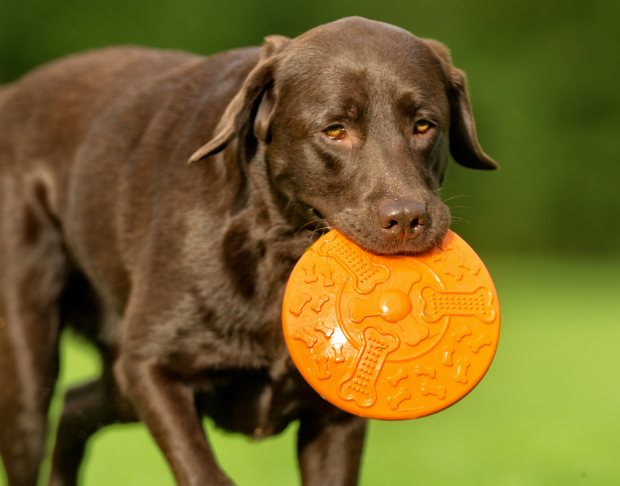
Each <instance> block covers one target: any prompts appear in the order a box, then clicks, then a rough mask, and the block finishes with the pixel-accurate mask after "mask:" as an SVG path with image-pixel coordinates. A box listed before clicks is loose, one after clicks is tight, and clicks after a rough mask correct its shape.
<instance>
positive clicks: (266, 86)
mask: <svg viewBox="0 0 620 486" xmlns="http://www.w3.org/2000/svg"><path fill="white" fill-rule="evenodd" d="M291 42H292V41H291V39H289V38H288V37H284V36H279V35H272V36H269V37H266V38H265V44H264V45H263V47H262V52H261V56H260V60H259V62H258V64H257V65H256V66H255V67H254V69H252V71H250V74H248V76H247V78H246V79H245V81H244V83H243V86H242V87H241V89H240V90H239V92H238V93H237V94H236V95H235V97H234V98H233V99H232V100H231V102H230V103H229V104H228V106H227V107H226V110H225V111H224V114H223V115H222V118H221V119H220V122H219V123H218V124H217V127H216V128H215V132H214V136H213V138H212V139H211V141H209V142H208V143H207V144H205V145H203V146H202V147H200V148H199V149H198V150H197V151H196V152H194V154H193V155H192V156H191V157H190V158H189V163H190V164H193V163H194V162H198V161H200V160H202V159H204V158H205V157H208V156H209V155H213V154H216V153H218V152H221V151H222V150H224V149H225V148H226V146H227V145H228V144H229V143H230V141H231V140H232V139H233V138H234V137H235V135H236V134H237V133H239V132H240V131H241V129H242V128H243V127H244V126H246V125H248V124H249V123H251V122H252V114H253V113H256V115H255V116H254V134H255V135H256V137H257V138H259V139H261V140H266V139H267V137H268V132H269V125H270V123H271V117H272V115H273V112H274V111H275V106H276V98H275V94H274V92H273V74H274V70H275V66H276V64H277V62H278V60H279V57H278V54H279V53H280V52H281V51H282V50H283V49H284V48H285V47H286V46H287V45H288V44H290V43H291ZM257 104H258V107H257V106H256V105H257Z"/></svg>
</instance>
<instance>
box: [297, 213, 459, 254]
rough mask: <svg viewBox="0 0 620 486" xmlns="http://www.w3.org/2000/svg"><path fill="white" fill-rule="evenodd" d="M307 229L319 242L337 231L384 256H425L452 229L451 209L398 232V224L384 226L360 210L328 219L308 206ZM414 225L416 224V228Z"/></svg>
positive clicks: (426, 217) (304, 227)
mask: <svg viewBox="0 0 620 486" xmlns="http://www.w3.org/2000/svg"><path fill="white" fill-rule="evenodd" d="M304 211H305V215H304V216H305V218H304V219H305V220H306V223H305V224H304V225H303V229H305V230H308V231H310V232H311V233H312V240H313V241H316V240H317V239H318V238H320V237H321V236H322V235H324V234H325V233H327V232H328V231H331V230H333V229H337V230H338V231H339V232H340V233H342V234H343V235H344V236H345V237H346V238H348V239H349V240H351V241H352V242H353V243H355V244H356V245H358V246H359V247H360V248H362V249H364V250H366V251H368V252H370V253H373V254H375V255H383V256H404V255H416V254H420V253H424V252H425V251H428V250H430V249H431V248H434V247H435V246H437V245H438V244H439V243H440V242H441V241H442V240H443V238H444V236H445V235H446V232H447V231H448V228H449V226H450V216H449V212H448V211H447V208H445V210H444V208H443V207H442V208H438V209H436V210H435V211H433V212H432V213H430V214H428V216H425V217H424V218H423V219H422V220H420V219H416V220H414V221H413V222H412V223H411V224H410V225H409V226H408V227H407V228H401V229H400V231H394V229H395V228H394V226H395V225H394V224H393V223H391V224H390V222H389V221H388V223H386V224H384V225H381V224H377V222H376V221H374V218H371V219H369V218H365V217H363V216H361V215H360V212H359V211H354V210H345V211H343V212H341V213H338V214H336V215H331V216H326V215H325V214H324V213H323V212H322V211H321V210H319V209H317V208H316V207H314V206H312V205H310V204H307V203H304ZM414 223H416V224H415V225H414Z"/></svg>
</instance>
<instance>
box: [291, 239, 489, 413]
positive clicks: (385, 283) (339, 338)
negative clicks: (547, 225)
mask: <svg viewBox="0 0 620 486" xmlns="http://www.w3.org/2000/svg"><path fill="white" fill-rule="evenodd" d="M440 246H441V248H439V247H437V248H434V249H433V250H430V251H427V252H425V253H422V254H420V255H415V256H393V257H386V256H378V255H374V254H371V253H368V252H366V251H364V250H362V249H361V248H360V247H358V246H357V245H356V244H355V243H353V242H351V241H349V240H348V239H346V238H345V237H344V236H343V235H342V234H340V233H339V232H338V231H336V230H333V231H330V232H329V233H327V234H326V235H324V236H323V237H321V238H320V239H319V240H318V241H317V242H315V243H314V244H313V245H312V246H311V247H310V248H309V249H308V250H307V251H306V252H305V253H304V255H303V256H302V257H301V259H300V260H299V262H298V263H297V265H296V266H295V268H294V269H293V272H292V274H291V277H290V279H289V282H288V285H287V287H286V292H285V294H284V305H283V309H282V323H283V326H284V336H285V337H286V343H287V345H288V348H289V351H290V353H291V356H292V358H293V361H294V362H295V365H296V366H297V368H298V369H299V371H300V372H301V374H302V375H303V377H304V378H305V379H306V380H307V381H308V383H310V385H311V386H312V387H313V388H314V389H315V390H316V391H317V392H318V393H319V394H320V395H321V396H323V397H324V398H325V399H327V400H329V401H330V402H331V403H333V404H334V405H336V406H338V407H340V408H342V409H344V410H346V411H348V412H351V413H353V414H356V415H361V416H363V417H369V418H375V419H383V420H404V419H413V418H417V417H423V416H425V415H430V414H432V413H435V412H438V411H440V410H443V409H444V408H447V407H449V406H450V405H452V404H454V403H456V402H457V401H459V400H460V399H461V398H463V397H464V396H465V395H467V393H469V392H470V391H471V390H472V389H473V388H474V387H475V386H476V385H477V384H478V382H479V381H480V380H481V379H482V377H483V376H484V374H485V372H486V371H487V369H488V368H489V366H490V365H491V361H492V360H493V356H494V354H495V350H496V348H497V343H498V339H499V327H500V317H499V305H498V301H497V294H496V292H495V287H494V285H493V281H492V280H491V276H490V275H489V272H488V271H487V269H486V268H485V266H484V265H483V263H482V261H481V260H480V258H479V257H478V255H476V253H474V251H473V250H472V249H471V248H470V247H469V245H468V244H467V243H465V241H464V240H463V239H462V238H460V237H459V236H458V235H457V234H456V233H454V232H452V231H449V232H448V234H447V235H446V237H445V238H444V240H443V241H442V243H441V245H440Z"/></svg>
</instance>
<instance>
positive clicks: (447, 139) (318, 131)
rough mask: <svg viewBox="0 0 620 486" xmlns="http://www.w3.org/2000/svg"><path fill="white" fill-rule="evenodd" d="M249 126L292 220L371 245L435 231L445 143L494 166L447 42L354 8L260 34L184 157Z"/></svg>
mask: <svg viewBox="0 0 620 486" xmlns="http://www.w3.org/2000/svg"><path fill="white" fill-rule="evenodd" d="M249 127H252V130H253V134H254V137H255V138H256V140H258V141H259V146H258V147H259V148H258V151H257V154H259V156H260V157H261V160H264V161H265V162H266V169H267V174H268V176H269V180H270V183H271V184H273V186H274V189H275V191H277V192H278V194H279V195H280V196H281V198H282V200H283V201H284V202H285V204H286V205H287V206H288V207H294V208H297V209H296V210H297V216H298V217H299V215H300V214H301V215H302V220H301V221H302V222H303V221H304V220H305V221H306V222H311V221H313V220H321V221H322V222H323V223H324V224H325V225H326V226H329V227H333V228H337V229H338V230H339V231H340V232H341V233H343V234H344V235H345V236H347V237H348V238H350V239H351V240H353V241H354V242H355V243H357V244H358V245H360V246H361V247H363V248H365V249H366V250H368V251H371V252H373V253H376V254H384V255H388V254H397V253H398V254H402V253H416V252H421V251H424V250H427V249H428V248H430V247H432V246H434V245H435V244H436V243H437V242H438V241H440V240H441V239H442V238H443V236H444V235H445V233H446V231H447V230H448V226H449V223H450V214H449V210H448V208H447V207H446V206H445V205H444V204H443V203H442V202H441V200H440V198H439V196H438V189H439V186H440V184H441V182H442V180H443V177H444V173H445V170H446V167H447V164H448V156H449V152H451V153H452V156H453V157H454V159H455V160H456V161H457V162H458V163H459V164H461V165H464V166H466V167H471V168H476V169H496V168H497V164H496V163H495V162H494V161H493V160H492V159H490V158H489V157H488V156H487V155H486V154H485V153H484V152H483V151H482V149H481V148H480V145H479V144H478V141H477V139H476V129H475V125H474V119H473V116H472V112H471V107H470V104H469V97H468V94H467V87H466V81H465V76H464V75H463V73H462V72H461V71H460V70H458V69H456V68H455V67H453V66H452V63H451V60H450V55H449V52H448V50H447V49H446V48H445V47H444V46H443V45H442V44H440V43H438V42H436V41H432V40H424V39H420V38H418V37H415V36H414V35H412V34H410V33H409V32H406V31H404V30H402V29H400V28H397V27H394V26H391V25H388V24H384V23H380V22H374V21H369V20H365V19H361V18H347V19H343V20H340V21H337V22H333V23H330V24H327V25H323V26H321V27H317V28H316V29H313V30H311V31H309V32H307V33H305V34H303V35H301V36H300V37H298V38H296V39H294V40H290V39H287V38H285V37H279V36H276V37H268V38H267V40H266V43H265V46H264V47H263V55H262V58H261V61H260V62H259V63H258V65H257V66H256V67H255V68H254V69H253V71H252V72H251V73H250V74H249V75H248V77H247V79H246V80H245V83H244V85H243V87H242V89H241V90H240V91H239V93H238V94H237V96H236V97H235V98H234V99H233V100H232V102H231V103H230V104H229V106H228V108H227V109H226V112H225V113H224V115H223V117H222V120H221V122H220V124H219V125H218V129H217V130H216V134H215V137H214V138H213V139H212V140H211V141H210V142H209V143H207V144H206V145H205V146H204V147H202V148H201V149H200V150H198V151H197V152H196V153H195V154H194V155H193V156H192V158H191V160H190V161H197V160H200V159H202V158H204V157H206V156H208V155H211V154H214V153H217V152H219V151H221V150H222V149H223V148H224V147H225V146H226V145H227V144H228V143H229V142H230V141H231V140H232V139H233V138H234V137H235V136H237V135H238V134H240V133H242V131H243V130H244V128H245V130H246V132H247V129H248V128H249Z"/></svg>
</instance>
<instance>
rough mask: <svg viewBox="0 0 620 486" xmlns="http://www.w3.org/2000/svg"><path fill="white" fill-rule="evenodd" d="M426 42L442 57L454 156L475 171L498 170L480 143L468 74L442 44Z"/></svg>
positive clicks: (427, 40) (451, 147)
mask: <svg viewBox="0 0 620 486" xmlns="http://www.w3.org/2000/svg"><path fill="white" fill-rule="evenodd" d="M424 42H426V45H427V46H428V47H430V49H431V50H432V51H433V53H434V54H435V55H436V56H437V57H438V58H439V60H440V62H441V64H442V66H443V69H444V72H445V73H446V78H447V81H448V89H447V91H448V99H449V101H450V152H451V153H452V157H454V160H456V161H457V162H458V163H459V164H461V165H463V166H465V167H470V168H472V169H484V170H494V169H497V168H498V167H499V165H498V164H497V162H495V161H494V160H493V159H492V158H491V157H489V156H488V155H487V154H485V153H484V151H483V150H482V147H480V144H479V143H478V138H477V137H476V125H475V123H474V115H473V114H472V111H471V104H470V103H469V93H468V91H467V80H466V78H465V74H464V73H463V71H461V70H460V69H457V68H455V67H454V66H453V65H452V59H451V57H450V51H449V50H448V48H447V47H446V46H444V45H443V44H442V43H441V42H437V41H436V40H433V39H424Z"/></svg>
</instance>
